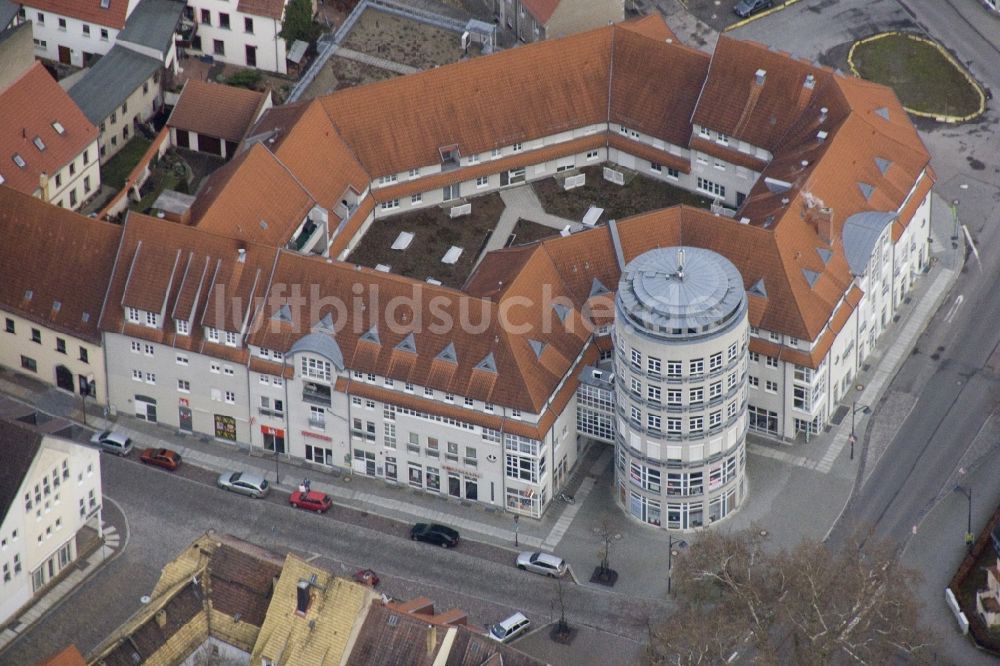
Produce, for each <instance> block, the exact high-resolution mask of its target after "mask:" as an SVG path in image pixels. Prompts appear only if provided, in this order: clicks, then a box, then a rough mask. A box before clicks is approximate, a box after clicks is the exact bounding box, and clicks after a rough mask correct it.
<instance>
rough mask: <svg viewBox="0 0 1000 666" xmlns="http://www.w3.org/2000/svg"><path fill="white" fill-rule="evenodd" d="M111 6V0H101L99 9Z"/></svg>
mask: <svg viewBox="0 0 1000 666" xmlns="http://www.w3.org/2000/svg"><path fill="white" fill-rule="evenodd" d="M110 6H111V0H101V9H107V8H108V7H110Z"/></svg>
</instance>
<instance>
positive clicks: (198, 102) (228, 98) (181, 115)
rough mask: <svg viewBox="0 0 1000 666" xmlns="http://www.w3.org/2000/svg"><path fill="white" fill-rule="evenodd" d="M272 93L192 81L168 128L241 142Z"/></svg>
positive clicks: (174, 111) (186, 88) (185, 90)
mask: <svg viewBox="0 0 1000 666" xmlns="http://www.w3.org/2000/svg"><path fill="white" fill-rule="evenodd" d="M269 94H270V93H267V92H257V91H256V90H247V89H246V88H237V87H235V86H226V85H222V84H221V83H212V82H210V81H199V80H198V79H188V81H187V83H185V84H184V89H183V90H182V91H181V96H180V99H178V100H177V105H176V106H175V107H174V110H173V112H172V113H171V114H170V118H168V119H167V125H169V126H170V127H176V128H177V129H180V130H187V131H189V132H197V133H198V134H204V135H206V136H211V137H216V138H219V139H223V140H225V141H233V142H239V141H241V140H242V139H243V135H244V134H246V132H247V130H248V129H249V128H250V126H251V125H252V124H253V122H254V121H255V120H256V119H257V116H258V114H259V113H260V110H261V107H262V106H263V105H264V104H265V103H266V101H267V96H268V95H269Z"/></svg>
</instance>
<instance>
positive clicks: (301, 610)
mask: <svg viewBox="0 0 1000 666" xmlns="http://www.w3.org/2000/svg"><path fill="white" fill-rule="evenodd" d="M310 601H312V595H310V594H309V581H307V580H300V581H299V585H298V587H296V588H295V612H296V613H297V614H299V615H305V614H306V611H307V610H309V602H310Z"/></svg>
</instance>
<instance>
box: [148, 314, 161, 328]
mask: <svg viewBox="0 0 1000 666" xmlns="http://www.w3.org/2000/svg"><path fill="white" fill-rule="evenodd" d="M159 317H160V315H158V314H156V313H155V312H147V313H146V326H149V327H150V328H158V327H159Z"/></svg>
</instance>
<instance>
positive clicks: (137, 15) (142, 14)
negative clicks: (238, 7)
mask: <svg viewBox="0 0 1000 666" xmlns="http://www.w3.org/2000/svg"><path fill="white" fill-rule="evenodd" d="M2 1H3V0H0V2H2ZM185 4H186V3H184V2H177V0H142V1H141V2H140V3H139V4H138V6H136V8H135V9H133V10H132V13H131V14H130V15H129V17H128V20H127V21H126V22H125V27H124V28H122V31H121V32H119V33H118V40H119V41H126V42H132V43H133V44H140V45H142V46H148V47H149V48H152V49H156V50H157V51H159V52H160V53H162V54H163V55H166V53H167V51H168V50H170V44H171V43H172V42H173V41H174V32H176V31H177V24H178V23H180V20H181V14H183V13H184V6H185Z"/></svg>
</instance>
